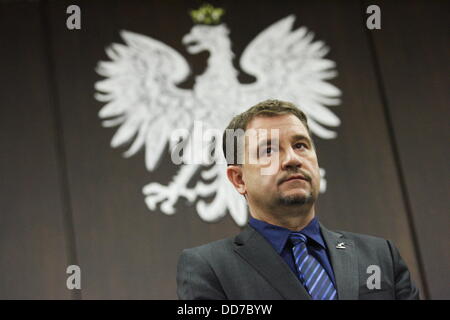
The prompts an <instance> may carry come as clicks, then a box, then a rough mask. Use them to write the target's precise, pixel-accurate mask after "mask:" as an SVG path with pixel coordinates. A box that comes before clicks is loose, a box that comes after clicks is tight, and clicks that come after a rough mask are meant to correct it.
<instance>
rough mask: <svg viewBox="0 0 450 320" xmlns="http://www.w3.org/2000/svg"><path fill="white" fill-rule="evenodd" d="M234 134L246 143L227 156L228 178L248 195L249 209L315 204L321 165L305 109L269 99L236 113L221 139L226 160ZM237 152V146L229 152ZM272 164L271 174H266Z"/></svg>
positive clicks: (241, 191)
mask: <svg viewBox="0 0 450 320" xmlns="http://www.w3.org/2000/svg"><path fill="white" fill-rule="evenodd" d="M227 130H228V131H227ZM236 130H238V131H240V132H241V134H240V135H238V139H241V142H244V147H243V151H244V152H243V154H242V153H240V154H237V156H236V157H234V158H231V157H227V162H228V168H227V176H228V178H229V180H230V181H231V183H232V184H233V185H234V187H235V188H236V190H237V191H238V192H239V193H240V194H242V195H244V196H245V197H246V199H247V201H248V203H249V206H250V209H252V206H253V207H258V208H260V209H262V210H271V209H272V210H274V209H275V208H279V207H285V208H286V209H287V208H294V207H299V206H305V205H306V206H312V205H313V204H314V202H315V200H316V199H317V197H318V194H319V189H320V173H319V165H318V161H317V155H316V151H315V147H314V144H313V141H312V138H311V134H310V130H309V127H308V121H307V118H306V116H305V114H304V113H303V112H302V111H300V110H299V109H298V108H297V107H296V106H295V105H293V104H292V103H289V102H284V101H278V100H267V101H263V102H261V103H258V104H257V105H255V106H253V107H251V108H250V109H248V110H247V111H245V112H244V113H241V114H239V115H237V116H236V117H234V118H233V120H232V121H231V122H230V124H229V126H228V127H227V129H226V130H225V132H224V135H223V149H224V150H223V151H224V154H225V156H227V152H230V150H227V141H226V139H227V137H226V133H227V132H228V133H230V132H233V131H236ZM242 132H245V135H242ZM252 139H253V141H252ZM229 146H230V145H229V144H228V147H229ZM236 151H237V150H236V148H235V149H234V150H231V153H233V154H234V153H235V152H236ZM252 159H257V160H258V161H251V160H252ZM236 160H238V161H236ZM268 164H269V165H268ZM268 166H271V170H270V174H264V169H267V167H268ZM291 178H292V179H291ZM287 179H289V180H288V181H287ZM288 211H291V210H288Z"/></svg>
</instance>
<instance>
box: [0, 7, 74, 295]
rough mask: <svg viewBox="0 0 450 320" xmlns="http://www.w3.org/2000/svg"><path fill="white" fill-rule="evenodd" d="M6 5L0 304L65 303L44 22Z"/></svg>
mask: <svg viewBox="0 0 450 320" xmlns="http://www.w3.org/2000/svg"><path fill="white" fill-rule="evenodd" d="M40 17H41V16H40V11H39V5H38V3H36V2H33V3H31V2H26V3H3V4H0V42H1V45H0V46H1V50H0V61H1V62H0V65H1V68H0V70H1V71H0V86H1V95H0V128H1V129H0V130H1V134H0V146H1V149H2V150H1V155H0V171H1V177H0V194H1V196H0V270H1V274H0V298H1V299H67V298H70V291H69V290H68V289H67V288H66V276H67V275H66V267H67V265H68V262H69V260H70V259H69V256H68V250H67V245H68V244H67V242H66V237H65V236H66V234H67V228H66V227H65V219H64V212H63V207H64V206H63V204H62V200H61V199H62V196H61V191H60V188H61V185H60V175H59V171H58V156H57V152H56V147H55V146H56V143H55V134H56V132H55V130H54V122H53V120H54V117H53V115H52V108H51V96H50V90H49V85H48V73H47V64H46V62H47V60H46V57H45V47H44V43H45V41H44V37H43V29H42V21H41V19H40Z"/></svg>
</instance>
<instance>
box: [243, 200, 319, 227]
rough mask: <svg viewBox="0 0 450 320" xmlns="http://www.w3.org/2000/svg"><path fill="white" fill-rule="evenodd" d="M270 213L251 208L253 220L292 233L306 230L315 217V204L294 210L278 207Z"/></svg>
mask: <svg viewBox="0 0 450 320" xmlns="http://www.w3.org/2000/svg"><path fill="white" fill-rule="evenodd" d="M269 211H270V212H268V211H265V210H260V209H259V208H250V214H251V216H252V217H253V218H255V219H258V220H261V221H264V222H267V223H270V224H272V225H275V226H279V227H283V228H286V229H289V230H291V231H300V230H302V229H304V228H305V227H306V226H307V225H308V224H309V223H310V222H311V220H312V219H314V217H315V208H314V204H311V205H303V206H299V207H294V208H292V207H291V208H280V207H278V208H276V209H271V210H269Z"/></svg>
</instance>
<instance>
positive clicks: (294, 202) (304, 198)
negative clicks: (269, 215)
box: [278, 193, 314, 206]
mask: <svg viewBox="0 0 450 320" xmlns="http://www.w3.org/2000/svg"><path fill="white" fill-rule="evenodd" d="M278 202H279V204H281V205H285V206H298V205H304V204H308V203H313V202H314V199H313V196H312V194H311V193H309V194H307V195H300V194H295V195H290V196H283V197H280V198H279V199H278Z"/></svg>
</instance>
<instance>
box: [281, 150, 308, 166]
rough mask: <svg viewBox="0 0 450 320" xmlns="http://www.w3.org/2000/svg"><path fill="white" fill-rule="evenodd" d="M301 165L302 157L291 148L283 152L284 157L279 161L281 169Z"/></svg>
mask: <svg viewBox="0 0 450 320" xmlns="http://www.w3.org/2000/svg"><path fill="white" fill-rule="evenodd" d="M302 165H303V159H302V158H301V157H300V156H299V155H298V154H297V153H296V152H295V151H294V149H292V147H290V148H288V149H287V150H286V152H285V154H284V158H283V159H282V161H281V169H283V170H292V169H294V170H295V169H297V168H301V167H302Z"/></svg>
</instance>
